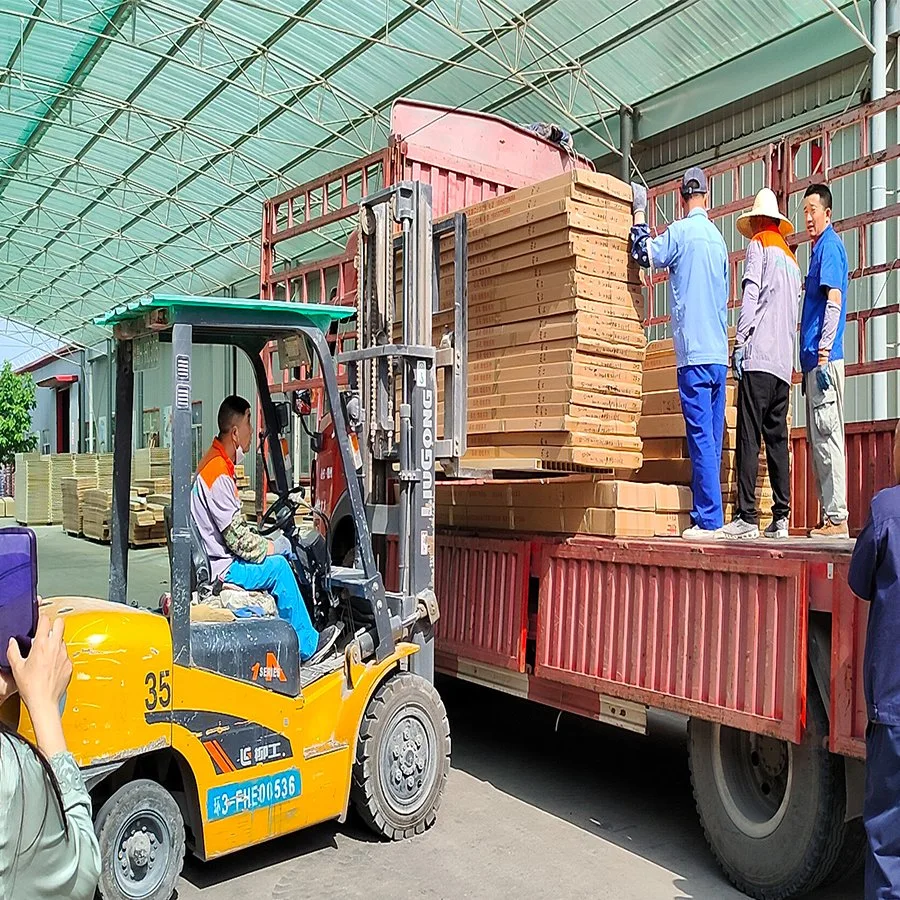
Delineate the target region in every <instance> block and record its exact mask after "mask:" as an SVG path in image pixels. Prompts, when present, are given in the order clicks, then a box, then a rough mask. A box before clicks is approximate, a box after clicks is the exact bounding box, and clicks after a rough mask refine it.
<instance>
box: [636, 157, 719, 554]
mask: <svg viewBox="0 0 900 900" xmlns="http://www.w3.org/2000/svg"><path fill="white" fill-rule="evenodd" d="M631 187H632V191H633V192H634V201H633V210H634V227H633V228H632V229H631V255H632V256H633V257H634V259H635V260H636V261H637V262H638V264H639V265H641V266H643V267H645V268H649V267H650V266H653V267H655V268H660V269H665V268H667V269H668V270H669V297H670V307H671V312H672V337H673V339H674V344H675V365H676V366H677V369H678V393H679V394H680V396H681V411H682V414H683V415H684V424H685V433H686V435H687V444H688V453H689V455H690V457H691V491H692V493H693V504H694V508H693V510H692V511H691V521H692V523H693V524H692V526H691V527H690V528H689V529H688V530H687V531H685V532H684V534H683V535H682V537H684V538H686V539H688V540H717V539H718V538H719V537H720V536H721V535H720V534H719V533H718V530H719V529H720V528H721V527H722V526H723V524H724V518H723V511H722V485H721V467H722V441H723V438H724V435H725V379H726V377H727V374H728V327H727V306H728V248H727V247H726V246H725V241H724V240H723V239H722V235H721V234H719V232H718V229H717V228H716V227H715V225H713V224H712V222H710V221H709V216H708V215H707V212H706V206H707V204H706V200H707V193H708V185H707V181H706V174H705V173H704V171H703V169H701V168H699V167H697V166H694V167H693V168H691V169H688V170H687V172H685V173H684V178H683V179H682V181H681V202H682V207H683V209H684V217H683V218H681V219H679V220H678V221H676V222H672V224H671V225H669V227H668V228H666V230H665V231H664V232H663V233H662V234H661V235H659V236H658V237H655V238H651V237H650V229H649V227H648V226H647V224H646V212H647V189H646V188H645V187H643V186H641V185H637V184H633V185H632V186H631Z"/></svg>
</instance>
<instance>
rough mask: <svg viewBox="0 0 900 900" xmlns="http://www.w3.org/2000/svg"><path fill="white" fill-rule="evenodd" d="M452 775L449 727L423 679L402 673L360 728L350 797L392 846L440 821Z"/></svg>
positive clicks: (378, 696) (381, 691)
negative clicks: (440, 807)
mask: <svg viewBox="0 0 900 900" xmlns="http://www.w3.org/2000/svg"><path fill="white" fill-rule="evenodd" d="M449 771H450V724H449V722H448V721H447V711H446V710H445V709H444V704H443V701H442V700H441V698H440V695H439V694H438V692H437V691H436V690H435V689H434V687H433V686H432V685H431V684H429V682H427V681H426V680H425V679H424V678H420V677H419V676H418V675H413V674H412V673H410V672H399V673H398V674H396V675H394V676H392V677H391V678H388V679H387V680H386V681H385V682H383V683H382V684H381V685H380V686H379V687H378V690H377V691H376V692H375V694H374V696H373V697H372V699H371V700H370V701H369V705H368V707H367V709H366V713H365V715H364V716H363V720H362V724H361V726H360V729H359V740H358V741H357V745H356V760H355V762H354V765H353V784H352V787H351V797H352V799H353V803H354V805H355V806H356V809H357V811H358V812H359V814H360V815H361V816H362V819H363V821H364V822H365V823H366V825H368V826H369V828H371V829H372V831H374V832H375V833H376V834H377V835H379V836H380V837H383V838H386V839H387V840H390V841H399V840H403V839H404V838H408V837H412V836H413V835H416V834H422V833H423V832H424V831H425V830H426V829H428V828H430V827H431V826H432V825H433V824H434V821H435V818H436V817H437V811H438V807H439V806H440V805H441V798H442V796H443V793H444V786H445V784H446V783H447V775H448V773H449Z"/></svg>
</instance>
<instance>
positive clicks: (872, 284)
mask: <svg viewBox="0 0 900 900" xmlns="http://www.w3.org/2000/svg"><path fill="white" fill-rule="evenodd" d="M871 33H872V43H873V44H874V45H875V53H874V54H873V56H872V100H881V99H882V98H883V97H884V96H885V95H886V94H887V0H872V8H871ZM869 139H870V141H869V146H870V152H872V153H879V152H880V151H882V150H885V149H886V147H887V113H883V112H882V113H878V115H876V116H872V123H871V133H870V135H869ZM871 172H872V174H871V176H870V177H871V181H870V192H871V193H870V198H871V208H872V210H873V211H874V210H877V209H884V207H885V206H886V205H887V166H886V165H885V164H884V163H881V164H880V165H877V166H872V170H871ZM870 251H871V252H870V256H869V259H868V264H869V265H871V266H877V265H883V264H884V263H885V262H887V222H884V221H882V222H876V223H874V224H873V225H872V242H871V244H870ZM886 289H887V273H886V272H882V273H880V274H878V275H872V276H870V277H869V305H870V307H876V306H884V305H885V304H886V303H887V297H886ZM871 327H872V331H871V334H870V336H869V337H870V341H871V343H870V346H871V352H870V356H871V358H872V359H873V360H876V359H886V358H887V317H886V316H876V317H875V318H873V319H872V326H871ZM860 362H862V360H860ZM887 393H888V392H887V372H876V373H875V375H873V376H872V418H873V419H876V420H877V419H886V418H887V417H888V405H887Z"/></svg>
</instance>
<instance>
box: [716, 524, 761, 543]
mask: <svg viewBox="0 0 900 900" xmlns="http://www.w3.org/2000/svg"><path fill="white" fill-rule="evenodd" d="M719 534H720V535H721V536H722V537H723V538H724V539H725V540H726V541H755V540H756V539H757V538H758V537H759V528H758V527H757V526H756V525H751V524H750V523H749V522H745V521H744V520H743V519H735V520H734V521H733V522H729V523H728V524H727V525H725V526H724V527H723V528H721V529H720V530H719Z"/></svg>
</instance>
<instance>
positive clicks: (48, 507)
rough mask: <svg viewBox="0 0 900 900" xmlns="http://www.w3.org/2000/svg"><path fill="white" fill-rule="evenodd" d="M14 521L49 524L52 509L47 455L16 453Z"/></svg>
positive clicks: (51, 519)
mask: <svg viewBox="0 0 900 900" xmlns="http://www.w3.org/2000/svg"><path fill="white" fill-rule="evenodd" d="M15 510H16V521H17V522H20V523H21V524H22V525H50V524H51V523H52V522H53V510H52V502H51V497H50V462H49V457H43V458H42V457H41V455H40V454H39V453H17V454H16V489H15Z"/></svg>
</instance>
